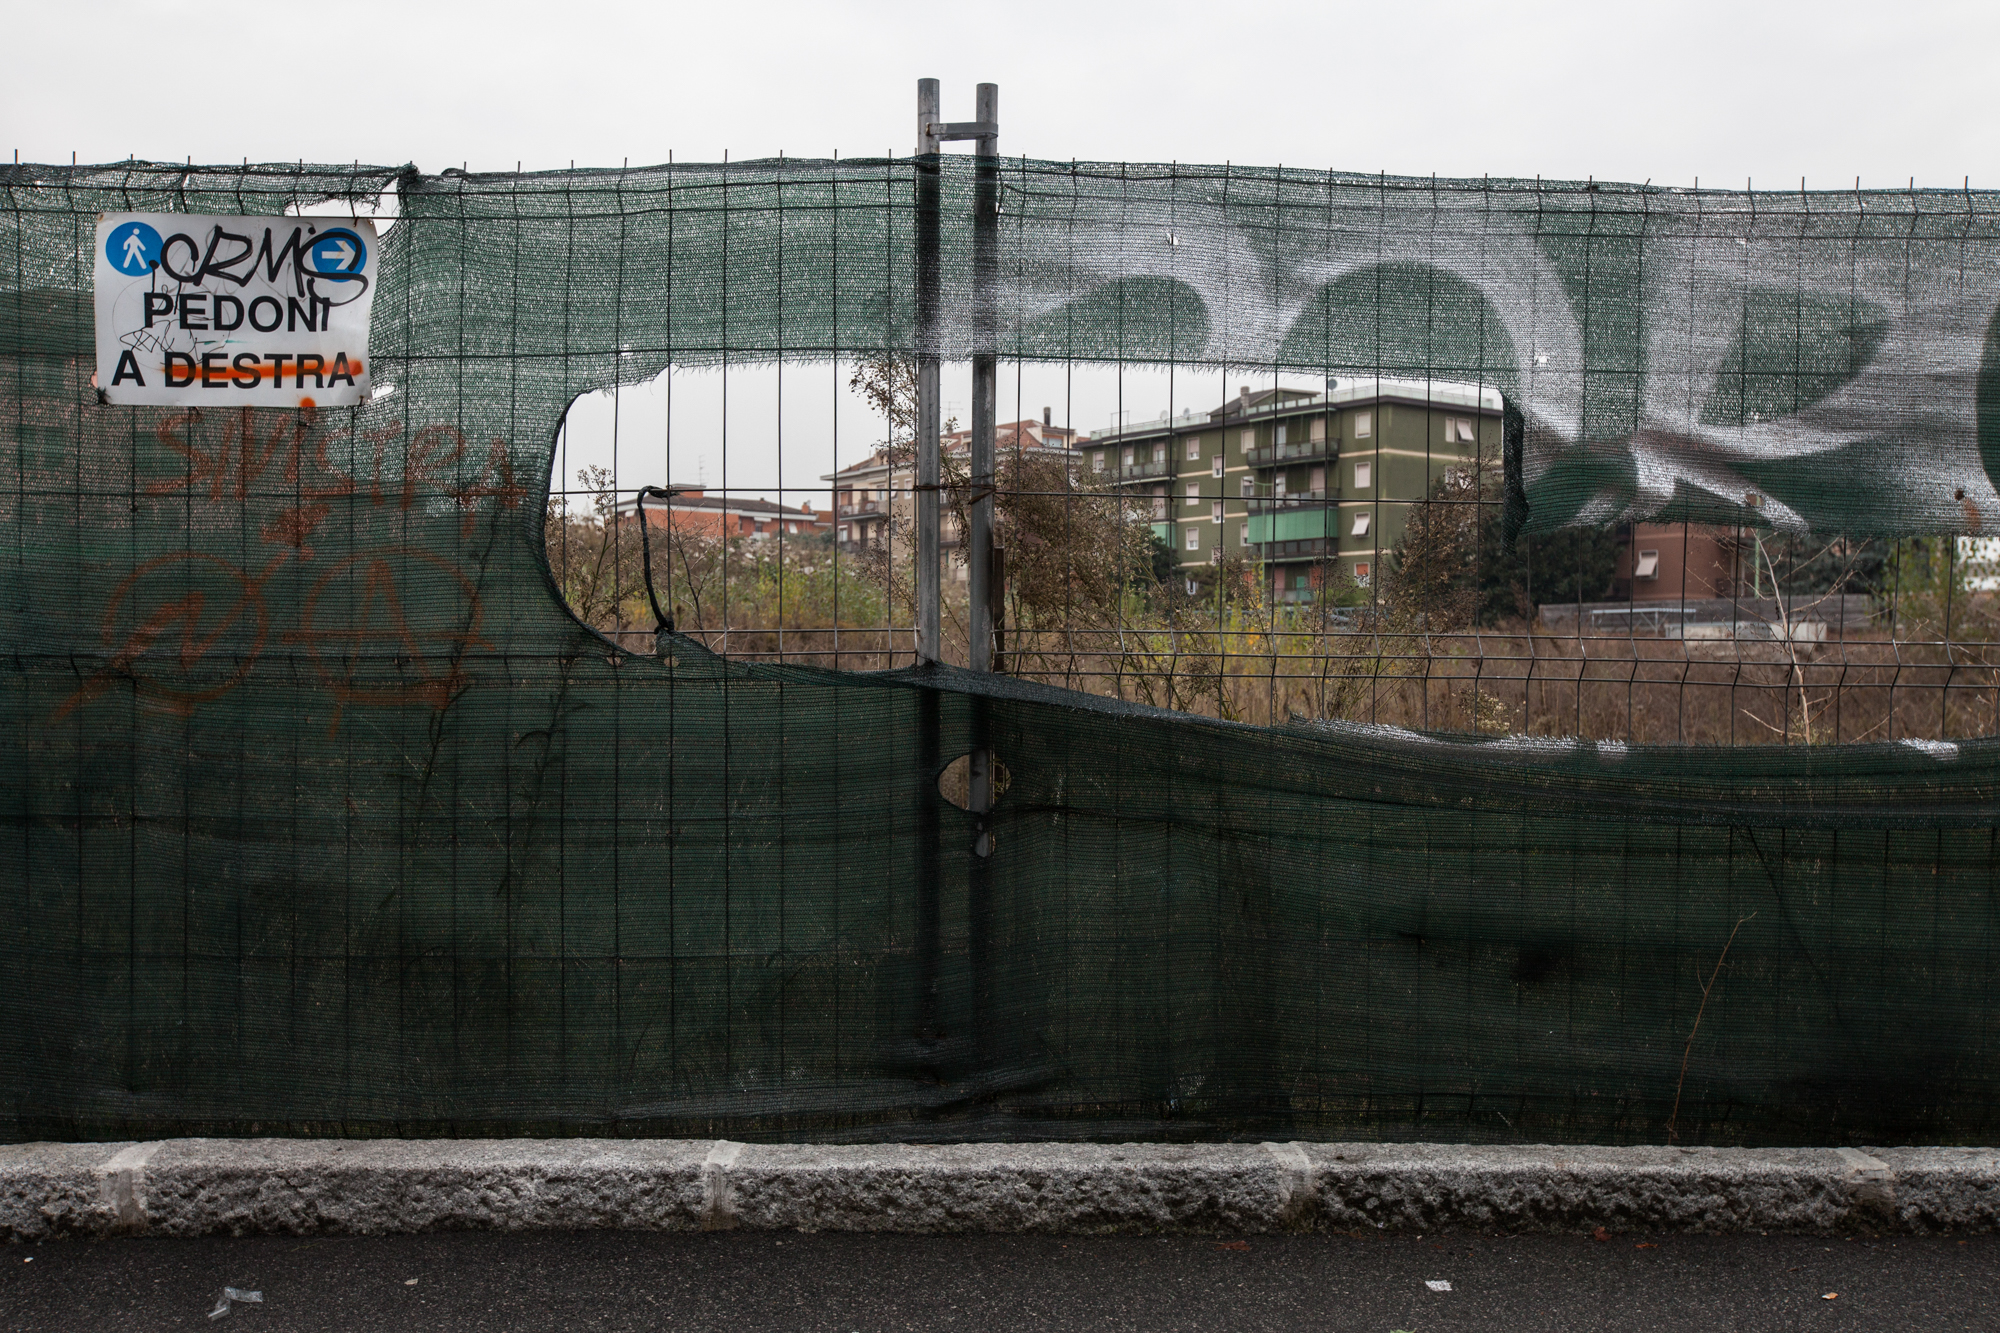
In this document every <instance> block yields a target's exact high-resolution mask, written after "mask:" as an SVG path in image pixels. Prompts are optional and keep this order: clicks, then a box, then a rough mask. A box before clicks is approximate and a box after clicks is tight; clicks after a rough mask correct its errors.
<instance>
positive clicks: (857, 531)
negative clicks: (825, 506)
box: [820, 407, 1089, 550]
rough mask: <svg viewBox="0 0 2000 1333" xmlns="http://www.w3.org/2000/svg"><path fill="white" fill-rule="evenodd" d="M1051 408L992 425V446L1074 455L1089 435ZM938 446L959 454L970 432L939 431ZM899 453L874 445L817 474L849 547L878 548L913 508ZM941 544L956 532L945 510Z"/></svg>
mask: <svg viewBox="0 0 2000 1333" xmlns="http://www.w3.org/2000/svg"><path fill="white" fill-rule="evenodd" d="M1052 416H1053V410H1052V409H1050V408H1046V407H1045V408H1043V409H1042V417H1041V420H1039V421H1036V420H1034V419H1033V418H1026V419H1023V420H1021V421H1010V422H1008V423H1006V424H1005V425H1001V426H996V427H994V430H993V452H994V455H995V457H996V458H1000V459H1004V458H1005V457H1006V456H1007V454H1008V453H1009V452H1010V451H1012V450H1016V449H1021V450H1029V449H1033V450H1052V451H1058V452H1061V453H1062V454H1064V455H1066V456H1067V457H1069V458H1070V459H1071V460H1072V461H1074V459H1075V458H1076V446H1077V443H1078V442H1079V441H1080V440H1084V439H1087V438H1089V437H1088V436H1085V435H1081V434H1079V433H1078V432H1076V431H1074V430H1071V429H1070V428H1069V427H1067V426H1058V425H1055V424H1054V423H1053V422H1052V421H1051V419H1050V418H1051V417H1052ZM938 447H939V449H940V451H941V452H943V453H944V454H945V455H946V456H947V457H955V458H964V457H966V456H968V455H969V454H970V453H971V451H972V432H971V431H969V430H959V431H951V432H948V433H946V434H944V435H941V436H939V437H938ZM898 452H899V453H900V454H901V455H904V456H902V457H899V458H897V459H896V460H895V461H893V462H892V461H891V459H890V452H889V450H888V449H886V448H885V449H877V450H875V451H874V452H873V453H871V454H869V455H868V457H866V458H864V459H862V460H861V461H860V462H858V463H852V464H849V465H848V466H847V467H844V468H842V469H840V470H839V471H838V472H831V473H828V474H827V475H825V476H823V477H821V478H820V480H821V481H824V482H828V483H830V484H831V485H832V487H833V508H832V511H831V516H832V519H833V522H834V523H835V525H836V526H835V528H834V535H835V538H836V540H838V541H839V542H840V544H841V545H842V546H844V547H847V548H849V549H851V550H863V549H870V548H880V547H882V546H883V545H885V544H886V543H887V542H888V540H889V526H890V523H891V522H892V521H901V520H907V519H909V518H910V517H911V516H912V515H914V513H915V510H916V499H915V497H916V480H917V477H916V463H915V461H914V459H913V458H911V457H909V456H908V455H909V454H910V453H911V451H910V450H909V449H908V448H907V447H905V448H904V449H902V450H900V451H898ZM940 536H941V538H942V541H943V544H944V547H945V549H946V550H950V549H952V548H953V547H955V546H956V545H957V544H958V532H957V529H956V526H955V525H954V523H953V521H952V517H951V515H950V514H949V513H947V514H945V515H944V517H943V520H942V531H941V533H940Z"/></svg>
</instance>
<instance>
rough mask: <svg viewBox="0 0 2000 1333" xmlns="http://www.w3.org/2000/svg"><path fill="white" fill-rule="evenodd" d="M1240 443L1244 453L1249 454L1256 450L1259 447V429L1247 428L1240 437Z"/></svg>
mask: <svg viewBox="0 0 2000 1333" xmlns="http://www.w3.org/2000/svg"><path fill="white" fill-rule="evenodd" d="M1239 441H1240V443H1241V444H1242V446H1243V452H1244V453H1246V454H1247V453H1249V452H1250V451H1251V450H1252V449H1255V448H1256V447H1257V428H1256V427H1254V426H1245V427H1244V428H1243V434H1242V435H1241V436H1240V437H1239Z"/></svg>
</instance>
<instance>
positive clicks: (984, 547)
mask: <svg viewBox="0 0 2000 1333" xmlns="http://www.w3.org/2000/svg"><path fill="white" fill-rule="evenodd" d="M977 123H978V124H979V125H981V126H983V127H987V131H988V132H986V133H983V134H981V135H980V136H979V140H978V165H977V172H976V175H975V177H974V185H973V196H972V460H971V461H972V506H971V508H972V513H971V524H970V527H971V530H970V531H969V532H967V533H966V534H965V535H966V565H967V573H968V580H967V581H968V583H969V584H970V586H969V588H968V589H967V591H968V593H969V597H968V601H969V602H970V605H969V606H968V607H967V608H966V609H967V619H968V620H969V621H970V623H971V652H970V653H969V655H968V657H967V663H966V664H967V665H968V666H970V667H971V668H972V669H973V670H974V671H991V670H992V669H993V597H992V592H993V474H994V466H993V432H994V426H995V421H994V418H995V416H996V415H997V412H996V400H997V397H998V390H999V378H1000V376H999V367H998V358H997V357H996V355H995V352H996V350H997V347H998V344H999V318H998V315H997V313H996V311H995V309H994V287H995V285H996V282H997V279H998V276H999V273H998V270H999V264H1000V135H999V127H1000V86H999V85H998V84H994V83H982V84H980V85H979V109H978V113H977ZM976 808H983V807H976Z"/></svg>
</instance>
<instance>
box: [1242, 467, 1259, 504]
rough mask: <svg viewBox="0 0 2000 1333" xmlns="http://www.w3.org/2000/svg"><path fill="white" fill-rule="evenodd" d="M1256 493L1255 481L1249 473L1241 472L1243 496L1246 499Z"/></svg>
mask: <svg viewBox="0 0 2000 1333" xmlns="http://www.w3.org/2000/svg"><path fill="white" fill-rule="evenodd" d="M1256 493H1257V482H1256V480H1255V479H1254V478H1252V477H1251V475H1250V474H1249V473H1247V472H1246V473H1244V474H1243V498H1244V499H1246V500H1248V499H1249V498H1250V497H1251V496H1253V495H1255V494H1256Z"/></svg>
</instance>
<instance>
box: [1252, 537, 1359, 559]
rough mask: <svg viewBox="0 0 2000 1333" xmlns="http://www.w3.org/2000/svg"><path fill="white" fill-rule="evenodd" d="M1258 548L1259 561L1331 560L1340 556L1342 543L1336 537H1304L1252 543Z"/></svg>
mask: <svg viewBox="0 0 2000 1333" xmlns="http://www.w3.org/2000/svg"><path fill="white" fill-rule="evenodd" d="M1250 544H1251V545H1252V546H1254V547H1256V548H1257V558H1258V559H1259V560H1269V561H1280V560H1329V559H1332V558H1333V557H1334V556H1337V555H1339V554H1340V541H1339V539H1338V538H1334V537H1303V538H1300V539H1298V540H1296V541H1277V542H1260V541H1252V542H1251V543H1250Z"/></svg>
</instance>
